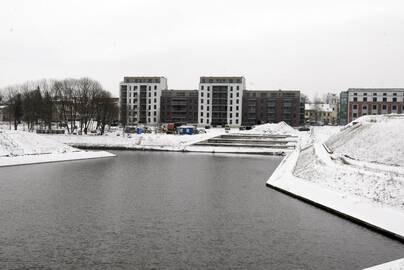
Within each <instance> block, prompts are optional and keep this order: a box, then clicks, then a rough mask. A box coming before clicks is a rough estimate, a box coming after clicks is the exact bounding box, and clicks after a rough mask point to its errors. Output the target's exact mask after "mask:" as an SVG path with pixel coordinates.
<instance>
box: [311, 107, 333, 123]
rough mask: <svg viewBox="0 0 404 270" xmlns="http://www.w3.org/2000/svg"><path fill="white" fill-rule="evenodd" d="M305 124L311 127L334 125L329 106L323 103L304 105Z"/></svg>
mask: <svg viewBox="0 0 404 270" xmlns="http://www.w3.org/2000/svg"><path fill="white" fill-rule="evenodd" d="M333 120H334V122H333ZM305 122H306V123H307V124H311V125H315V124H319V125H331V124H336V122H335V117H334V116H333V110H332V107H331V105H330V104H324V103H319V104H305Z"/></svg>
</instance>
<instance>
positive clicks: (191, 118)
mask: <svg viewBox="0 0 404 270" xmlns="http://www.w3.org/2000/svg"><path fill="white" fill-rule="evenodd" d="M160 105H161V109H160V122H161V123H184V124H198V90H162V91H161V101H160Z"/></svg>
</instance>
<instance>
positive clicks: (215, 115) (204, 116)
mask: <svg viewBox="0 0 404 270" xmlns="http://www.w3.org/2000/svg"><path fill="white" fill-rule="evenodd" d="M244 90H245V79H244V77H200V82H199V91H198V123H199V125H200V126H204V125H212V126H223V125H226V124H228V125H230V126H233V127H237V126H240V125H241V120H242V102H243V91H244Z"/></svg>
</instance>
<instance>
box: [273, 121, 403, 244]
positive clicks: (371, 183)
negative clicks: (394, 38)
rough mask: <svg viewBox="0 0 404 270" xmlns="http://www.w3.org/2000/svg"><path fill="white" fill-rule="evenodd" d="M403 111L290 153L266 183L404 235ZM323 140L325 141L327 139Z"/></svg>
mask: <svg viewBox="0 0 404 270" xmlns="http://www.w3.org/2000/svg"><path fill="white" fill-rule="evenodd" d="M403 129H404V116H402V115H401V116H367V117H362V118H360V119H358V120H357V121H356V124H350V125H349V126H346V127H345V128H343V129H342V131H341V132H338V133H336V134H335V135H333V136H331V137H330V138H329V139H325V136H324V134H322V135H320V136H317V137H316V134H315V129H314V130H313V131H314V133H312V139H313V143H312V144H308V145H306V146H305V147H304V148H302V149H298V150H296V151H295V152H293V153H292V154H290V155H288V156H287V157H286V158H285V160H284V161H283V162H282V163H281V165H280V166H279V168H278V169H277V170H276V171H275V173H274V174H273V175H272V176H271V177H270V179H269V180H268V182H267V184H268V185H269V186H272V187H274V188H277V189H280V190H283V191H285V192H288V193H291V194H293V195H295V196H298V197H300V198H301V199H305V200H308V201H310V202H312V203H314V204H316V205H317V206H320V207H325V208H328V209H329V210H331V211H335V212H337V213H339V214H341V215H344V216H346V217H349V218H351V219H356V220H357V221H360V222H363V223H366V224H367V225H369V226H370V227H372V226H373V227H374V228H377V229H380V230H386V232H390V233H392V234H396V235H397V236H398V237H401V238H402V239H403V240H404V226H403V224H404V167H403V165H404V164H403V162H402V159H403V157H404V141H403V140H402V134H403V132H404V130H403ZM324 141H325V143H324V144H322V142H324Z"/></svg>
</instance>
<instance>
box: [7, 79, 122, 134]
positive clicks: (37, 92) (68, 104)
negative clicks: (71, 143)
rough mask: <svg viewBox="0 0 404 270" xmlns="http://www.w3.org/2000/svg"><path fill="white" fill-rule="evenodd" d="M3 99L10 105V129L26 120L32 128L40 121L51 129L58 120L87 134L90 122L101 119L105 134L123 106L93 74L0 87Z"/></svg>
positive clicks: (71, 130)
mask: <svg viewBox="0 0 404 270" xmlns="http://www.w3.org/2000/svg"><path fill="white" fill-rule="evenodd" d="M0 96H1V99H0V100H1V102H2V103H3V104H5V105H6V106H7V110H6V112H7V117H8V120H9V122H10V129H11V125H12V123H13V125H14V129H17V127H18V125H19V124H20V123H22V122H24V123H26V124H27V125H28V128H29V129H30V130H33V128H34V127H35V126H37V125H41V126H42V127H43V128H47V129H51V128H52V123H55V122H57V123H58V124H59V125H61V126H63V127H65V128H66V129H67V132H68V133H73V132H75V131H81V132H83V133H85V134H87V132H88V130H89V125H90V123H92V122H93V121H94V122H96V123H97V126H96V129H98V130H99V131H100V132H101V134H103V133H104V131H105V127H106V126H107V125H111V124H112V123H113V122H115V121H117V119H118V113H119V109H118V106H117V103H116V102H114V100H113V99H112V96H111V93H109V92H108V91H106V90H104V89H103V88H102V86H101V84H100V83H99V82H98V81H95V80H92V79H90V78H80V79H70V78H69V79H63V80H46V79H44V80H39V81H30V82H26V83H23V84H19V85H13V86H8V87H5V88H3V89H0Z"/></svg>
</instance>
